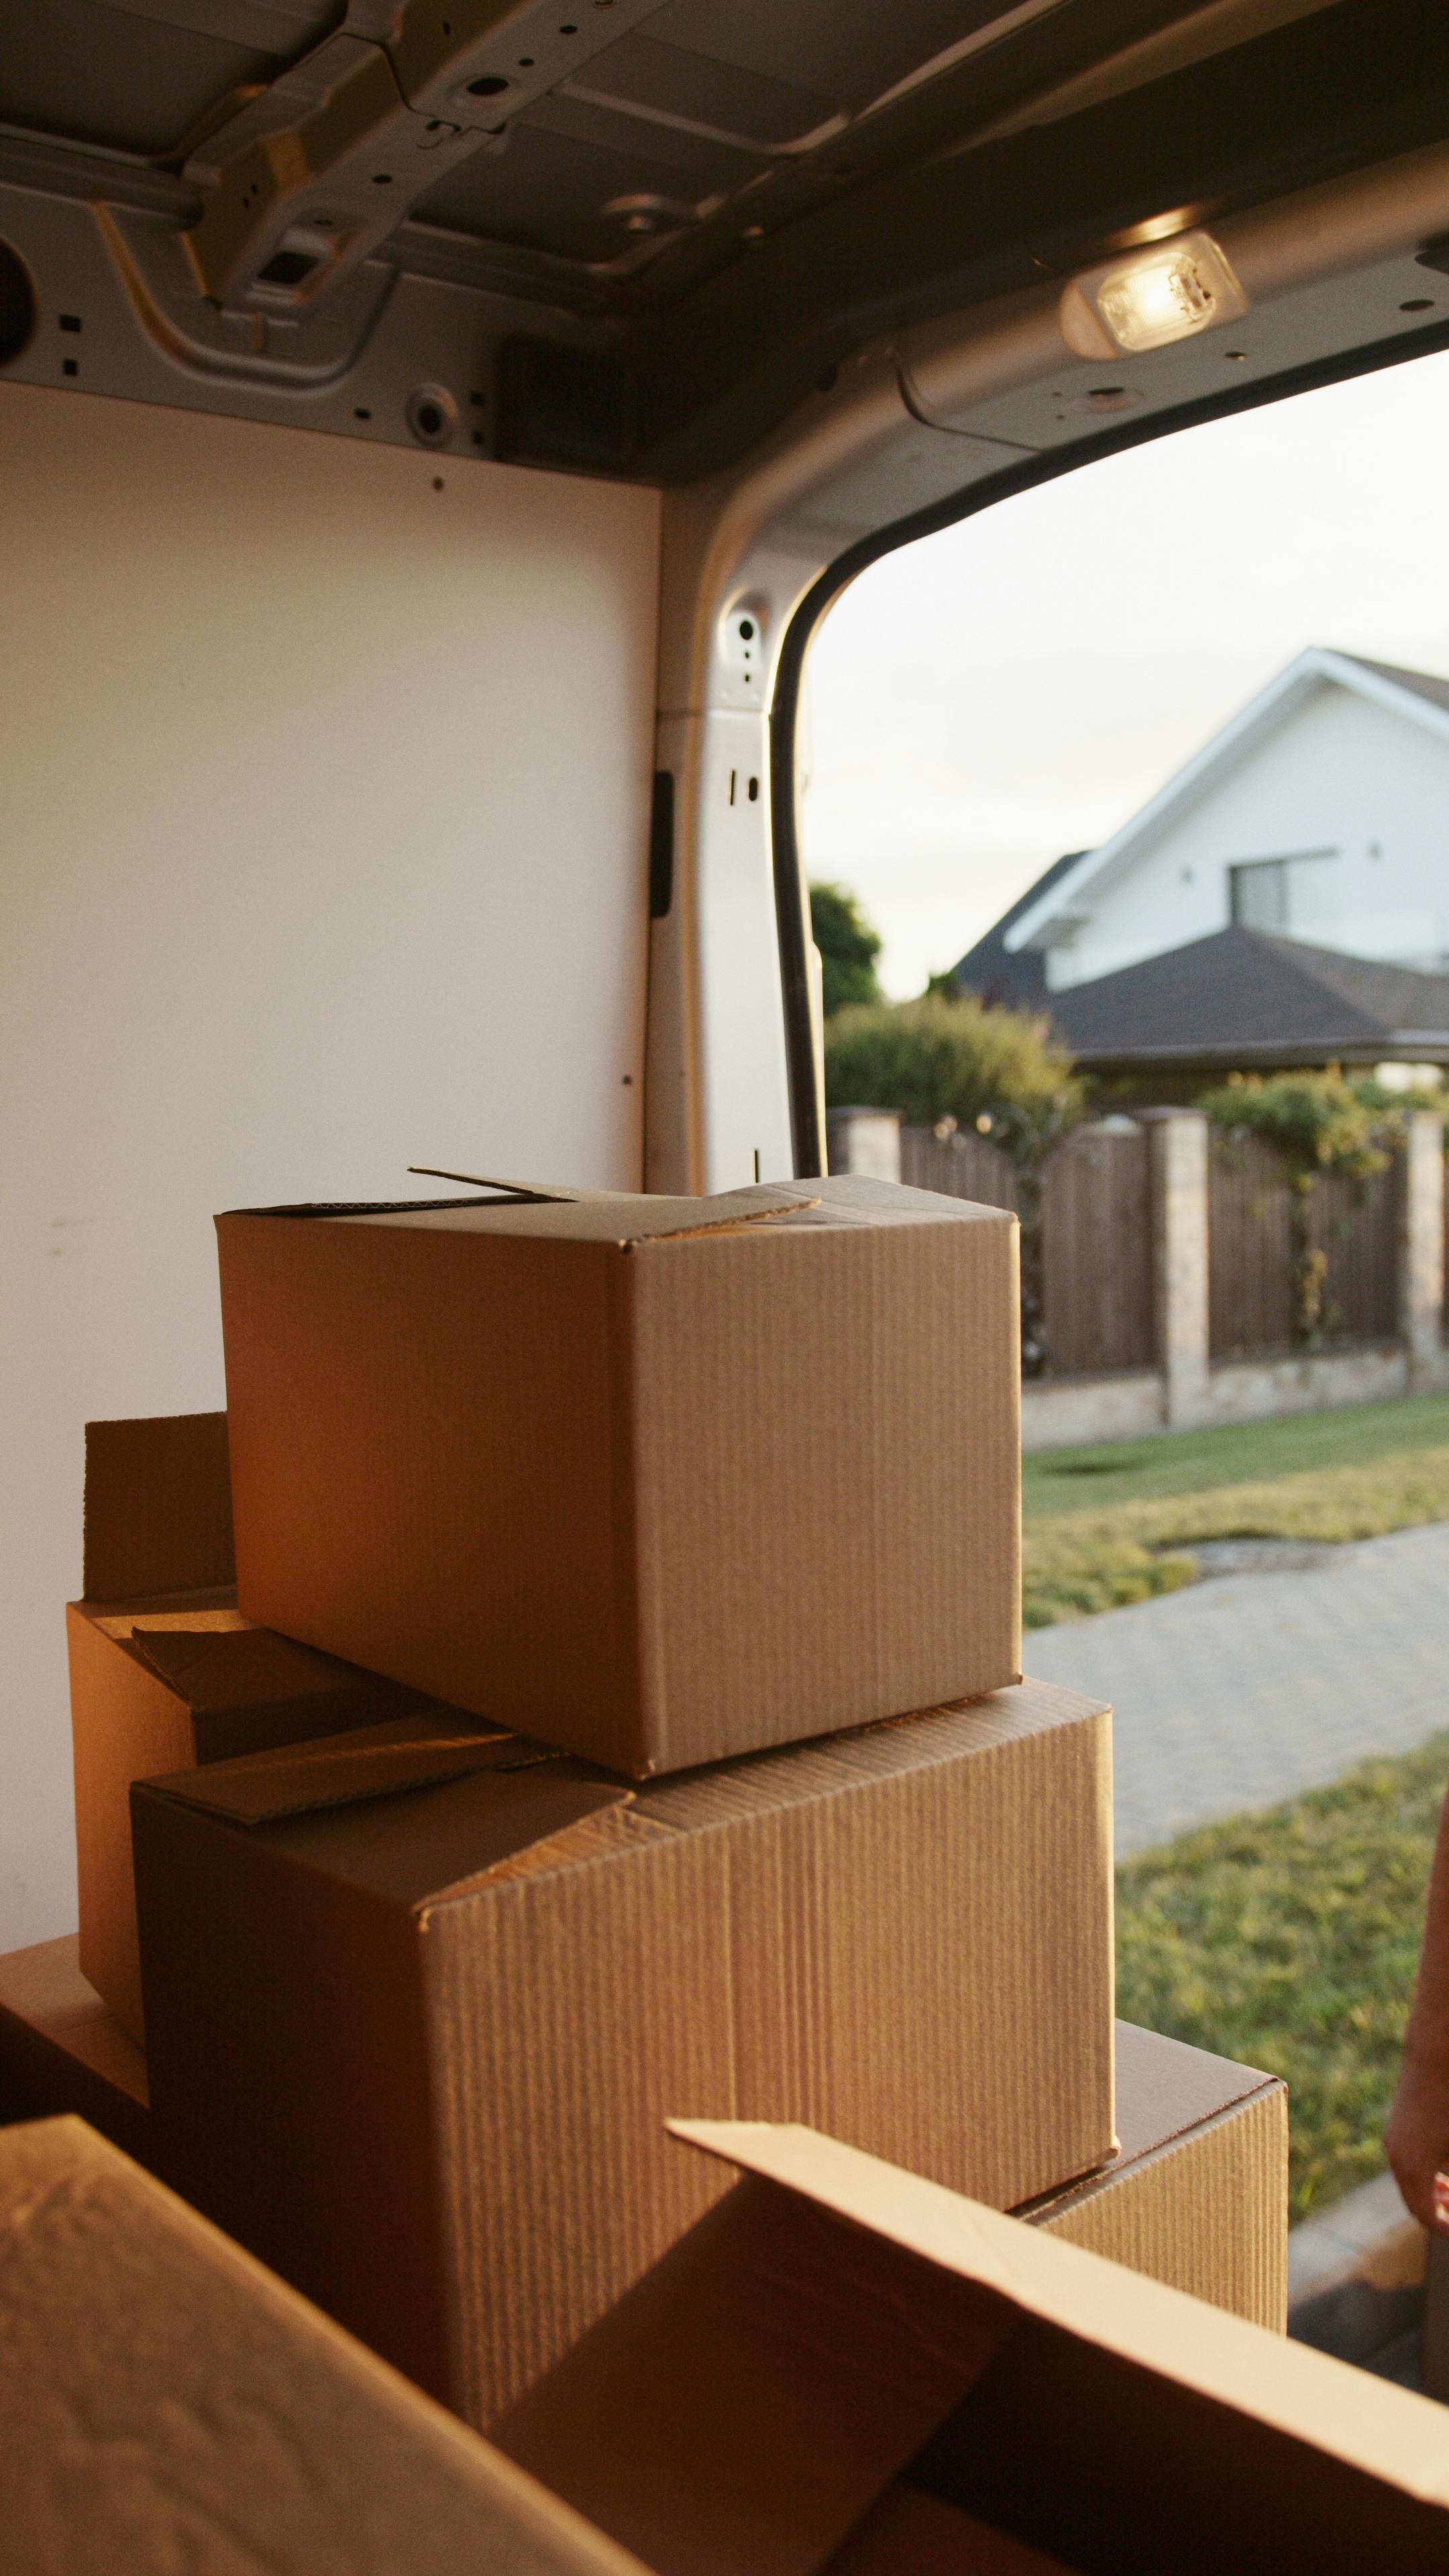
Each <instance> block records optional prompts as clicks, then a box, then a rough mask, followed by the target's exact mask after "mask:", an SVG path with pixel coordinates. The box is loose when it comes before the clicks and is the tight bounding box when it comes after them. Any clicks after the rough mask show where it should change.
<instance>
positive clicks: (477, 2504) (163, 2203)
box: [0, 2119, 643, 2576]
mask: <svg viewBox="0 0 1449 2576" xmlns="http://www.w3.org/2000/svg"><path fill="white" fill-rule="evenodd" d="M0 2279H3V2283H4V2295H5V2331H4V2334H3V2335H0V2415H3V2419H4V2424H5V2478H4V2486H5V2517H4V2539H3V2542H0V2555H3V2558H4V2563H5V2566H6V2568H7V2569H10V2570H13V2571H15V2576H22V2571H23V2576H42V2571H45V2576H51V2571H54V2576H60V2571H67V2576H69V2572H70V2571H76V2576H79V2571H81V2570H85V2571H88V2572H89V2571H95V2576H101V2571H107V2570H121V2569H125V2570H128V2571H133V2570H155V2571H157V2576H160V2571H163V2570H166V2571H170V2570H176V2569H181V2568H185V2569H186V2570H187V2571H188V2576H241V2571H243V2570H246V2571H252V2570H256V2571H260V2570H262V2569H265V2570H266V2571H267V2576H399V2571H400V2570H402V2569H404V2568H417V2569H426V2570H427V2571H428V2576H482V2571H485V2570H486V2571H488V2576H643V2571H642V2570H641V2569H640V2568H639V2567H638V2566H637V2563H636V2562H635V2561H634V2560H632V2559H630V2558H627V2557H626V2556H625V2555H624V2554H623V2552H622V2551H620V2550H619V2549H617V2548H616V2547H615V2546H613V2544H612V2543H610V2542H609V2541H608V2540H606V2539H604V2538H603V2537H602V2535H601V2534H599V2533H597V2532H592V2531H590V2530H589V2529H588V2527H587V2526H586V2525H585V2524H583V2523H582V2522H581V2521H580V2520H579V2518H578V2517H577V2515H575V2514H573V2513H571V2512H570V2511H569V2509H568V2508H567V2506H565V2505H562V2504H560V2503H559V2502H558V2501H557V2500H556V2499H555V2498H553V2497H552V2496H549V2495H546V2494H545V2493H544V2492H543V2491H542V2489H541V2488H539V2487H537V2486H536V2485H535V2484H534V2483H533V2481H532V2480H531V2479H529V2478H527V2477H525V2476H523V2475H522V2474H521V2473H520V2472H519V2471H518V2470H517V2469H516V2468H514V2467H513V2466H512V2465H511V2464H510V2463H509V2462H508V2461H506V2460H504V2459H502V2458H501V2457H500V2456H499V2454H498V2453H497V2452H495V2451H492V2450H490V2448H489V2446H488V2445H487V2443H485V2442H481V2441H480V2440H479V2439H478V2438H477V2436H476V2435H474V2434H470V2433H468V2432H466V2431H465V2430H464V2429H463V2427H462V2426H461V2425H459V2424H457V2423H455V2422H453V2420H452V2419H451V2418H450V2417H449V2416H447V2415H445V2414H444V2413H443V2412H442V2410H441V2409H440V2408H438V2407H436V2406H433V2405H431V2404H430V2403H429V2402H428V2400H427V2399H426V2398H424V2397H420V2396H419V2395H418V2393H417V2392H416V2390H414V2389H410V2388H408V2387H407V2386H406V2385H405V2384H404V2382H403V2381H402V2380H400V2379H399V2378H397V2377H396V2376H395V2374H394V2373H393V2372H392V2371H390V2370H387V2369H386V2368H384V2367H383V2366H382V2365H381V2364H380V2363H379V2362H377V2361H375V2360H374V2359H373V2358H372V2357H371V2355H370V2354H368V2353H366V2352H364V2351H363V2350H362V2349H361V2347H360V2346H359V2345H357V2344H355V2343H353V2342H352V2341H351V2339H350V2337H348V2336H346V2335H343V2334H340V2333H339V2332H338V2330H337V2329H336V2327H335V2326H332V2325H329V2323H328V2322H327V2320H326V2319H325V2318H324V2317H321V2316H319V2315H318V2314H317V2313H316V2311H315V2309H311V2308H309V2307H307V2305H306V2304H305V2302H304V2301H303V2300H301V2299H298V2298H297V2297H295V2296H294V2295H293V2293H292V2292H291V2291H289V2290H287V2289H285V2288H284V2287H283V2285H282V2283H281V2282H280V2281H277V2280H274V2279H273V2278H272V2277H271V2276H270V2275H269V2274H268V2273H266V2272H264V2271H263V2270H262V2269H261V2267H260V2266H259V2265H258V2264H256V2263H253V2262H251V2261H250V2260H249V2259H248V2258H247V2256H246V2255H244V2254H242V2253H240V2252H239V2251H238V2249H237V2248H236V2247H235V2246H234V2245H230V2244H228V2243H227V2241H226V2239H225V2238H224V2237H223V2236H220V2235H219V2234H218V2233H217V2232H216V2230H215V2229H214V2228H211V2227H208V2226H207V2225H206V2223H205V2221H204V2220H202V2219H200V2218H198V2217H197V2216H196V2214H195V2212H194V2211H193V2210H189V2209H187V2208H186V2207H185V2206H184V2204H183V2203H182V2202H180V2201H179V2200H176V2199H173V2197H172V2195H171V2194H170V2193H169V2192H167V2191H163V2190H162V2189H161V2187H160V2186H159V2185H158V2184H157V2183H155V2182H152V2181H150V2180H149V2179H148V2178H147V2176H146V2175H144V2174H142V2173H141V2172H139V2171H138V2170H137V2168H136V2167H135V2166H134V2165H133V2164H131V2163H129V2162H128V2160H127V2159H126V2158H125V2157H124V2156H121V2155H118V2154H117V2153H116V2152H115V2150H114V2149H113V2148H111V2147H109V2146H107V2145H106V2144H105V2143H104V2142H103V2141H102V2140H101V2139H100V2138H98V2137H96V2136H95V2135H94V2134H93V2132H92V2131H90V2130H89V2129H87V2128H85V2127H84V2126H83V2124H82V2123H81V2122H80V2121H78V2120H73V2119H65V2120H52V2121H46V2122H44V2123H41V2124H39V2125H37V2126H28V2127H24V2128H17V2129H11V2130H8V2131H6V2132H4V2133H3V2134H0Z"/></svg>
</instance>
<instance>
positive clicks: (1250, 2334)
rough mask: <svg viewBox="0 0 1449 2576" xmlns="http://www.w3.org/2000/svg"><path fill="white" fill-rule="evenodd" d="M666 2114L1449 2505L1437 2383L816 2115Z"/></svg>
mask: <svg viewBox="0 0 1449 2576" xmlns="http://www.w3.org/2000/svg"><path fill="white" fill-rule="evenodd" d="M668 2127H669V2131H670V2134H671V2136H673V2137H676V2138H678V2139H680V2140H681V2141H683V2142H684V2143H685V2144H686V2145H690V2146H694V2147H699V2148H702V2149H703V2151H704V2152H705V2153H706V2154H707V2155H712V2156H716V2157H718V2158H719V2159H720V2160H721V2161H722V2162H723V2163H725V2164H730V2165H734V2166H735V2167H736V2168H737V2169H738V2170H739V2171H741V2172H743V2173H748V2174H755V2175H757V2176H759V2177H760V2178H761V2179H762V2180H764V2181H767V2182H774V2183H777V2184H779V2185H780V2186H781V2187H782V2189H784V2190H785V2191H787V2192H792V2193H794V2194H796V2195H797V2196H798V2197H799V2198H800V2199H802V2200H804V2201H805V2202H807V2203H810V2204H813V2205H814V2206H815V2207H817V2208H820V2209H824V2210H827V2211H831V2212H833V2213H834V2215H835V2216H836V2217H838V2218H843V2219H845V2220H847V2221H848V2222H849V2223H850V2224H852V2225H854V2226H856V2227H861V2228H864V2229H865V2230H866V2231H867V2232H868V2233H870V2234H871V2235H874V2236H877V2237H880V2238H883V2239H884V2240H885V2241H887V2242H888V2243H890V2244H894V2245H897V2246H899V2247H900V2248H901V2250H902V2251H903V2252H905V2253H908V2254H914V2255H917V2256H919V2257H921V2258H922V2259H923V2260H924V2261H926V2262H927V2263H929V2264H932V2265H933V2266H935V2267H936V2268H937V2269H940V2270H943V2271H946V2272H950V2273H953V2274H955V2275H956V2276H958V2277H959V2278H961V2279H963V2280H967V2281H971V2282H974V2283H975V2284H977V2286H978V2287H980V2288H982V2289H985V2290H988V2291H992V2292H994V2293H996V2295H997V2296H999V2297H1001V2298H1004V2299H1007V2300H1009V2301H1010V2302H1011V2303H1012V2305H1013V2306H1014V2307H1016V2308H1017V2309H1018V2310H1020V2311H1021V2312H1022V2313H1023V2314H1025V2315H1027V2316H1031V2317H1036V2318H1039V2319H1041V2320H1042V2322H1043V2323H1045V2324H1048V2325H1054V2326H1058V2327H1060V2328H1062V2329H1063V2330H1064V2331H1065V2332H1067V2333H1068V2334H1070V2335H1073V2336H1075V2337H1076V2338H1077V2339H1078V2340H1079V2341H1080V2342H1083V2343H1086V2344H1089V2345H1092V2346H1093V2347H1095V2348H1096V2349H1097V2350H1099V2351H1101V2352H1106V2353H1110V2354H1113V2355H1115V2356H1117V2357H1118V2358H1120V2359H1122V2360H1124V2361H1128V2362H1132V2363H1136V2364H1137V2365H1139V2366H1141V2367H1145V2368H1146V2369H1148V2370H1150V2371H1152V2372H1154V2373H1155V2374H1156V2375H1157V2376H1158V2377H1159V2378H1161V2379H1165V2380H1170V2381H1171V2382H1172V2383H1173V2384H1174V2385H1175V2386H1177V2387H1179V2388H1182V2389H1184V2390H1186V2391H1187V2392H1188V2393H1189V2394H1191V2395H1195V2396H1199V2397H1204V2398H1207V2399H1208V2400H1209V2401H1210V2402H1212V2403H1214V2404H1216V2405H1219V2406H1223V2407H1225V2408H1227V2409H1228V2410H1229V2411H1230V2412H1231V2413H1234V2414H1239V2415H1249V2416H1253V2417H1256V2418H1257V2420H1258V2421H1259V2422H1261V2423H1263V2424H1266V2425H1268V2426H1269V2427H1271V2428H1272V2429H1273V2430H1274V2431H1276V2432H1279V2433H1282V2434H1284V2435H1285V2436H1286V2437H1287V2438H1288V2439H1290V2440H1291V2441H1295V2442H1298V2443H1301V2444H1302V2445H1303V2446H1304V2447H1305V2448H1307V2449H1309V2450H1314V2451H1320V2452H1322V2453H1324V2454H1325V2455H1326V2456H1327V2457H1329V2458H1331V2459H1336V2460H1340V2461H1342V2462H1343V2463H1344V2464H1345V2465H1346V2466H1347V2467H1349V2468H1353V2469H1357V2470H1359V2471H1360V2472H1362V2473H1363V2474H1364V2475H1366V2476H1368V2477H1370V2478H1376V2479H1378V2480H1380V2481H1381V2482H1384V2483H1387V2484H1389V2485H1391V2486H1395V2487H1397V2488H1399V2489H1400V2491H1401V2492H1402V2493H1404V2494H1405V2495H1408V2496H1412V2497H1415V2498H1417V2499H1418V2500H1419V2501H1421V2502H1422V2503H1425V2504H1431V2505H1435V2506H1439V2507H1445V2506H1449V2443H1446V2440H1445V2432H1444V2417H1443V2413H1442V2410H1441V2409H1440V2408H1439V2407H1438V2406H1436V2405H1435V2404H1434V2403H1433V2401H1432V2400H1430V2399H1429V2398H1425V2397H1419V2396H1417V2395H1415V2394H1413V2393H1412V2392H1411V2391H1409V2390H1407V2389H1402V2388H1396V2387H1393V2386H1392V2385H1390V2383H1389V2382H1387V2381H1385V2380H1380V2379H1375V2378H1374V2377H1372V2376H1371V2375H1370V2374H1369V2373H1366V2372H1362V2371H1352V2372H1349V2371H1348V2366H1347V2365H1346V2364H1345V2363H1342V2362H1336V2361H1333V2360H1331V2359H1330V2358H1329V2357H1328V2356H1327V2355H1326V2354H1323V2353H1318V2352H1314V2351H1313V2350H1312V2349H1311V2347H1310V2346H1308V2345H1306V2344H1291V2343H1288V2342H1286V2341H1284V2340H1280V2339H1279V2337H1277V2336H1276V2335H1273V2334H1269V2333H1265V2332H1264V2331H1263V2329H1262V2328H1261V2327H1258V2326H1254V2325H1249V2324H1246V2323H1245V2322H1244V2321H1243V2319H1242V2318H1240V2317H1231V2316H1228V2315H1226V2314H1225V2313H1224V2312H1223V2310H1221V2309H1218V2308H1212V2307H1208V2306H1207V2305H1205V2304H1204V2302H1203V2301H1202V2300H1199V2299H1192V2298H1189V2297H1187V2295H1186V2294H1185V2293H1184V2292H1183V2291H1181V2290H1173V2289H1169V2288H1167V2287H1166V2286H1165V2284H1163V2283H1162V2282H1159V2281H1150V2280H1147V2279H1146V2278H1144V2277H1143V2276H1142V2275H1141V2274H1138V2273H1135V2272H1129V2271H1127V2270H1125V2269H1124V2268H1123V2267H1122V2266H1121V2265H1119V2264H1116V2263H1109V2262H1107V2261H1106V2260H1105V2258H1104V2257H1103V2256H1101V2255H1098V2254H1089V2253H1087V2252H1086V2251H1085V2250H1084V2249H1083V2248H1082V2247H1080V2246H1076V2245H1066V2244H1062V2243H1059V2242H1056V2241H1054V2240H1053V2239H1052V2238H1050V2237H1046V2236H1043V2235H1041V2234H1040V2233H1039V2232H1038V2231H1037V2230H1036V2229H1033V2228H1024V2227H1022V2226H1021V2225H1020V2224H1019V2222H1018V2221H1017V2220H1015V2219H1012V2218H1003V2217H1001V2216H1000V2215H999V2214H998V2213H997V2212H996V2211H995V2210H990V2209H986V2208H984V2207H983V2206H982V2205H981V2204H980V2203H979V2202H977V2201H970V2200H965V2199H963V2198H962V2197H961V2195H960V2194H959V2193H956V2192H950V2191H946V2190H943V2188H942V2187H941V2185H940V2184H938V2183H931V2182H924V2181H922V2180H921V2179H920V2178H919V2177H918V2176H916V2175H914V2174H906V2173H902V2172H901V2171H900V2170H899V2169H898V2168H897V2167H895V2166H892V2165H886V2164H882V2163H881V2162H880V2161H879V2159H878V2158H876V2157H874V2156H867V2155H862V2154H861V2153H860V2151H859V2150H858V2149H857V2148H854V2147H846V2146H842V2145H841V2144H840V2143H839V2141H838V2140H837V2139H834V2138H825V2137H822V2136H820V2135H819V2133H818V2132H817V2131H815V2130H812V2129H805V2128H799V2127H793V2126H785V2125H778V2126H777V2125H775V2124H772V2123H769V2122H763V2121H715V2120H671V2121H670V2122H669V2123H668ZM1346 2373H1347V2375H1345V2374H1346Z"/></svg>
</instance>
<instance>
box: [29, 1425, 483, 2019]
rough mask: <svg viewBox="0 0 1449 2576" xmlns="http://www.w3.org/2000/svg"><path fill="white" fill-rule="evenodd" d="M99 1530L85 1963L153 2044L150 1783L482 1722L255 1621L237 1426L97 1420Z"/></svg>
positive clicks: (82, 1806)
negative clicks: (393, 1730) (135, 1788)
mask: <svg viewBox="0 0 1449 2576" xmlns="http://www.w3.org/2000/svg"><path fill="white" fill-rule="evenodd" d="M85 1531H86V1540H85V1568H86V1598H85V1599H84V1600H83V1601H76V1602H72V1603H70V1604H69V1605H68V1607H67V1610H66V1634H67V1645H68V1650H69V1658H70V1696H71V1744H72V1752H73V1757H74V1766H75V1811H76V1859H77V1864H78V1875H79V1886H80V1964H81V1967H82V1970H83V1972H84V1974H85V1976H86V1977H87V1979H88V1980H89V1982H90V1983H91V1984H92V1985H93V1986H94V1987H95V1989H96V1991H97V1993H98V1994H99V1995H100V1996H101V1997H102V1998H103V2000H104V2002H105V2003H106V2004H107V2005H108V2006H109V2007H110V2009H111V2011H112V2012H113V2013H115V2015H116V2016H117V2018H118V2020H119V2021H120V2022H121V2024H122V2026H123V2028H124V2029H125V2030H126V2031H127V2032H128V2033H129V2034H130V2036H131V2038H132V2039H133V2040H134V2041H135V2042H136V2044H137V2045H138V2046H141V2045H144V2040H145V2026H144V2021H143V2016H142V2008H141V1974H140V1962H139V1959H138V1956H137V1949H136V1898H135V1884H134V1878H133V1873H132V1867H131V1818H130V1807H129V1803H128V1802H129V1793H130V1786H131V1782H132V1781H133V1780H138V1779H146V1778H148V1777H149V1776H150V1775H151V1774H153V1773H156V1772H167V1773H170V1772H175V1771H178V1770H180V1769H182V1768H183V1767H185V1766H190V1765H191V1764H203V1763H209V1762H217V1761H221V1760H224V1759H226V1758H227V1757H228V1756H230V1755H235V1754H241V1753H249V1752H254V1751H259V1750H263V1749H265V1748H267V1747H275V1746H281V1745H286V1744H293V1743H296V1742H299V1741H304V1740H306V1739H307V1738H309V1737H315V1736H320V1735H324V1734H325V1735H329V1736H330V1735H333V1734H335V1733H336V1732H337V1731H338V1730H339V1729H341V1728H344V1727H346V1728H352V1727H359V1726H364V1725H366V1724H368V1723H370V1722H375V1721H376V1720H378V1719H380V1718H383V1717H393V1716H396V1715H398V1714H400V1713H401V1712H402V1711H404V1710H407V1709H412V1708H424V1707H425V1708H426V1709H427V1711H428V1714H429V1717H430V1718H434V1719H436V1720H437V1721H438V1723H439V1725H446V1724H447V1722H448V1718H449V1716H450V1715H451V1716H452V1718H453V1723H454V1725H455V1726H460V1727H464V1728H466V1727H468V1724H469V1721H468V1720H467V1719H462V1718H458V1717H457V1715H456V1712H446V1711H439V1710H437V1708H436V1704H435V1703H433V1702H430V1701H425V1700H424V1699H423V1697H422V1695H421V1694H420V1693H418V1692H416V1691H412V1690H409V1689H407V1688H405V1687H403V1686H402V1685H400V1684H398V1683H397V1682H394V1681H388V1680H383V1679H382V1678H380V1677H379V1676H378V1675H376V1674H373V1673H362V1672H359V1671H358V1670H357V1667H356V1666H355V1665H354V1664H346V1663H342V1662H339V1661H338V1659H337V1658H336V1657H335V1656H332V1655H325V1654H318V1653H317V1652H316V1651H315V1650H314V1649H313V1648H311V1647H309V1646H302V1645H298V1644H296V1643H295V1642H294V1641H293V1640H292V1639H291V1638H289V1637H278V1636H274V1635H272V1634H271V1632H270V1631H269V1630H267V1629H265V1628H258V1627H256V1626H255V1625H254V1624H253V1622H252V1621H251V1620H250V1619H246V1618H244V1617H243V1616H242V1613H241V1612H240V1610H239V1609H238V1608H237V1606H236V1591H235V1585H234V1582H233V1574H234V1564H233V1552H232V1540H231V1486H230V1482H229V1477H228V1469H227V1438H226V1416H225V1414H224V1413H188V1414H175V1415H164V1416H161V1417H159V1418H157V1419H154V1420H147V1421H139V1422H91V1423H88V1424H87V1425H86V1489H85Z"/></svg>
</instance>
